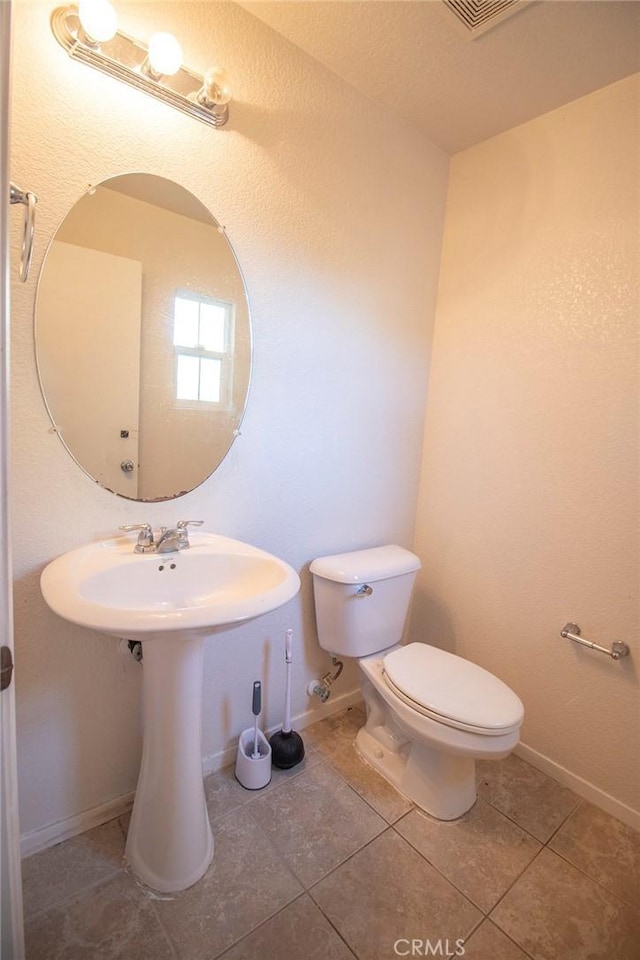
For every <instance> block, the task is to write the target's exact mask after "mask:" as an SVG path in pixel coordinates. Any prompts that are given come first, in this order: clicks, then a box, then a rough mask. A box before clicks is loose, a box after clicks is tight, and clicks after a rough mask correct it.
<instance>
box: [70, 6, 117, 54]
mask: <svg viewBox="0 0 640 960" xmlns="http://www.w3.org/2000/svg"><path fill="white" fill-rule="evenodd" d="M78 17H79V20H80V25H81V27H82V29H83V30H84V33H85V35H86V37H87V39H88V41H89V43H94V44H95V43H106V42H107V40H112V39H113V38H114V37H115V35H116V31H117V29H118V15H117V13H116V11H115V10H114V8H113V7H112V6H111V4H110V3H109V0H80V3H79V4H78Z"/></svg>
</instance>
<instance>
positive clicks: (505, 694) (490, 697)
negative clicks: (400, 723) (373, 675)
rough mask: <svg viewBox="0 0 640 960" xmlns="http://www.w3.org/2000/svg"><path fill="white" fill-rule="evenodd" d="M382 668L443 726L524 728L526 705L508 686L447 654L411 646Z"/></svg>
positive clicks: (395, 653) (388, 659)
mask: <svg viewBox="0 0 640 960" xmlns="http://www.w3.org/2000/svg"><path fill="white" fill-rule="evenodd" d="M383 663H384V672H385V674H386V675H387V677H388V678H389V680H390V681H391V684H392V685H393V686H395V687H396V688H397V689H398V690H399V691H400V692H401V693H403V694H404V695H405V696H406V697H407V698H408V699H409V700H413V701H414V702H415V703H416V704H417V705H418V706H420V707H424V708H425V709H426V710H428V711H429V712H430V713H432V714H435V715H438V716H440V717H442V719H443V721H444V722H445V723H446V722H449V723H454V724H462V725H464V726H466V727H475V728H478V729H482V730H492V731H501V730H505V729H506V728H512V727H514V726H517V725H518V724H520V723H521V722H522V719H523V717H524V707H523V706H522V701H521V700H520V698H519V697H517V696H516V694H515V693H514V692H513V690H511V689H510V688H509V687H508V686H507V685H506V683H503V682H502V680H498V678H497V677H494V675H493V674H492V673H489V671H488V670H483V668H482V667H479V666H478V665H477V664H475V663H471V662H470V661H469V660H464V659H463V658H462V657H457V656H455V654H453V653H447V651H446V650H439V649H438V648H437V647H430V646H428V645H427V644H424V643H409V644H407V646H406V647H400V648H399V649H397V650H394V651H393V652H392V653H388V654H387V656H386V657H385V658H384V660H383Z"/></svg>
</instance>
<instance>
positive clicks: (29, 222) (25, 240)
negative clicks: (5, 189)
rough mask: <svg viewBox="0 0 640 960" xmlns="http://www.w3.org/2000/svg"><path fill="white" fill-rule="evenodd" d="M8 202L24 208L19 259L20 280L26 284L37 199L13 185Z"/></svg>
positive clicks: (11, 185) (10, 188) (33, 194)
mask: <svg viewBox="0 0 640 960" xmlns="http://www.w3.org/2000/svg"><path fill="white" fill-rule="evenodd" d="M9 202H10V203H22V204H24V206H25V211H24V228H23V231H22V254H21V257H20V280H21V281H22V283H26V282H27V277H28V276H29V267H30V266H31V254H32V253H33V234H34V230H35V222H36V203H37V202H38V198H37V197H36V195H35V193H31V192H30V191H28V190H26V191H25V190H21V189H20V187H18V186H16V184H15V183H11V184H10V185H9Z"/></svg>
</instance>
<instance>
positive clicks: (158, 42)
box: [148, 33, 182, 77]
mask: <svg viewBox="0 0 640 960" xmlns="http://www.w3.org/2000/svg"><path fill="white" fill-rule="evenodd" d="M148 57H149V64H150V66H151V70H152V71H153V73H154V74H156V75H157V76H164V77H170V76H172V75H173V74H174V73H177V72H178V70H179V69H180V67H181V66H182V47H181V46H180V44H179V43H178V41H177V40H176V38H175V37H174V36H173V34H172V33H156V34H154V36H153V37H151V40H149V52H148Z"/></svg>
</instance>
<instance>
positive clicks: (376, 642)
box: [310, 545, 421, 657]
mask: <svg viewBox="0 0 640 960" xmlns="http://www.w3.org/2000/svg"><path fill="white" fill-rule="evenodd" d="M420 566H421V564H420V561H419V560H418V558H417V557H416V555H415V554H413V553H410V552H409V551H408V550H405V549H404V548H403V547H398V546H395V545H389V546H384V547H373V548H372V549H370V550H355V551H353V552H351V553H336V554H333V555H332V556H330V557H319V558H318V559H317V560H314V561H313V563H312V564H311V568H310V569H311V573H312V574H313V593H314V598H315V606H316V622H317V626H318V640H319V642H320V646H321V647H323V648H324V649H325V650H328V651H329V653H332V654H335V655H337V656H343V657H367V656H369V655H370V654H373V653H377V652H378V651H380V650H385V649H386V648H387V647H391V646H393V645H394V644H395V643H399V642H400V640H401V639H402V634H403V631H404V627H405V623H406V620H407V614H408V612H409V604H410V602H411V594H412V592H413V584H414V581H415V578H416V573H417V572H418V570H419V569H420Z"/></svg>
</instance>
